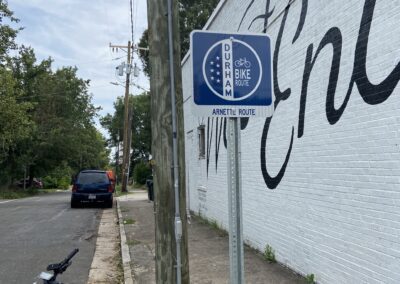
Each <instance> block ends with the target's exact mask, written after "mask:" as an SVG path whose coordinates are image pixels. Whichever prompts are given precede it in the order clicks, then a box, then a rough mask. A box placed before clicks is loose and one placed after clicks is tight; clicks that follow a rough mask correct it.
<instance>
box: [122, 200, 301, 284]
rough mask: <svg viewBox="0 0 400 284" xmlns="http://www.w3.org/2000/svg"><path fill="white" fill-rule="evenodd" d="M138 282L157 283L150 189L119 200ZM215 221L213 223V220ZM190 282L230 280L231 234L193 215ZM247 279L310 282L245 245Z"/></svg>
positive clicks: (262, 283) (275, 282)
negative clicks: (265, 258)
mask: <svg viewBox="0 0 400 284" xmlns="http://www.w3.org/2000/svg"><path fill="white" fill-rule="evenodd" d="M119 203H120V207H121V213H122V216H123V219H124V220H128V221H129V223H130V224H129V225H127V224H126V225H125V232H126V237H127V244H128V245H129V249H130V254H131V259H132V264H131V267H132V273H133V274H134V275H133V276H134V279H135V281H136V283H140V284H142V283H143V284H148V283H155V257H154V255H155V254H154V252H155V250H154V248H155V244H154V213H153V203H152V202H151V203H149V202H148V200H147V193H146V192H138V193H135V194H130V195H129V196H127V197H123V198H120V199H119ZM211 224H213V223H211ZM188 234H189V271H190V283H199V284H206V283H207V284H209V283H215V284H222V283H229V243H228V234H227V233H226V232H225V231H223V230H220V229H218V228H217V227H216V226H215V225H214V226H211V225H210V223H209V222H207V221H204V219H202V218H199V217H196V216H192V220H191V224H190V225H188ZM245 279H246V283H252V284H253V283H254V284H258V283H260V284H267V283H273V284H278V283H279V284H281V283H282V284H289V283H306V281H305V279H304V278H303V277H301V276H299V275H298V274H296V273H294V272H292V271H291V270H289V269H287V268H285V267H283V266H282V265H280V264H277V263H269V262H267V261H265V260H264V259H263V258H262V255H261V254H260V253H259V252H257V251H255V250H253V249H251V248H248V247H247V246H245Z"/></svg>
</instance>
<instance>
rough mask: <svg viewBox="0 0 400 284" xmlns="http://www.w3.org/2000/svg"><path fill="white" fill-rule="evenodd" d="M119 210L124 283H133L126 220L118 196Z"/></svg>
mask: <svg viewBox="0 0 400 284" xmlns="http://www.w3.org/2000/svg"><path fill="white" fill-rule="evenodd" d="M117 210H118V223H119V234H120V237H121V255H122V267H123V269H124V283H125V284H133V278H132V270H131V256H130V253H129V247H128V245H127V244H126V234H125V228H124V220H123V219H122V214H121V208H120V206H119V201H118V198H117Z"/></svg>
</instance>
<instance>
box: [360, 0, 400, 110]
mask: <svg viewBox="0 0 400 284" xmlns="http://www.w3.org/2000/svg"><path fill="white" fill-rule="evenodd" d="M375 2H376V0H366V1H365V4H364V10H363V15H362V18H361V23H360V30H359V33H358V39H357V44H356V50H355V59H354V70H353V79H354V81H355V82H356V83H357V87H358V90H359V92H360V95H361V97H362V99H363V100H364V102H366V103H367V104H370V105H376V104H380V103H383V102H384V101H385V100H387V98H389V96H390V95H391V94H392V92H393V90H394V88H395V87H396V85H397V83H398V82H399V80H400V63H398V64H397V65H396V67H395V68H394V69H393V70H392V72H390V74H389V75H388V76H387V77H386V78H385V79H384V80H383V81H382V82H381V83H379V84H376V85H375V84H373V83H371V82H370V81H369V79H368V75H367V71H366V58H367V50H368V37H369V33H370V29H371V23H372V20H373V15H374V9H375Z"/></svg>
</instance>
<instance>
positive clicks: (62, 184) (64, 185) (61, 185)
mask: <svg viewBox="0 0 400 284" xmlns="http://www.w3.org/2000/svg"><path fill="white" fill-rule="evenodd" d="M70 182H71V178H70V177H68V176H63V177H62V178H60V179H59V180H57V188H58V189H68V188H69V186H70Z"/></svg>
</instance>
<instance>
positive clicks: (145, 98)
mask: <svg viewBox="0 0 400 284" xmlns="http://www.w3.org/2000/svg"><path fill="white" fill-rule="evenodd" d="M129 102H130V107H131V108H132V109H133V117H132V144H131V147H132V156H131V165H130V171H129V172H130V173H131V174H132V173H133V169H134V167H135V165H136V164H138V163H139V162H141V161H146V160H147V158H148V156H149V154H150V147H151V123H150V114H151V112H150V95H149V94H148V93H143V94H140V95H135V96H134V95H130V97H129ZM124 105H125V104H124V98H123V97H118V98H117V100H116V101H115V102H114V114H109V113H108V114H107V115H105V116H104V117H102V118H101V119H100V123H101V125H102V126H103V127H104V128H105V129H106V130H107V132H108V134H109V135H110V138H109V140H108V145H109V147H116V146H117V145H118V143H120V142H121V141H122V133H123V122H124ZM116 154H117V153H116ZM117 159H118V158H117V157H116V160H117Z"/></svg>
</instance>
